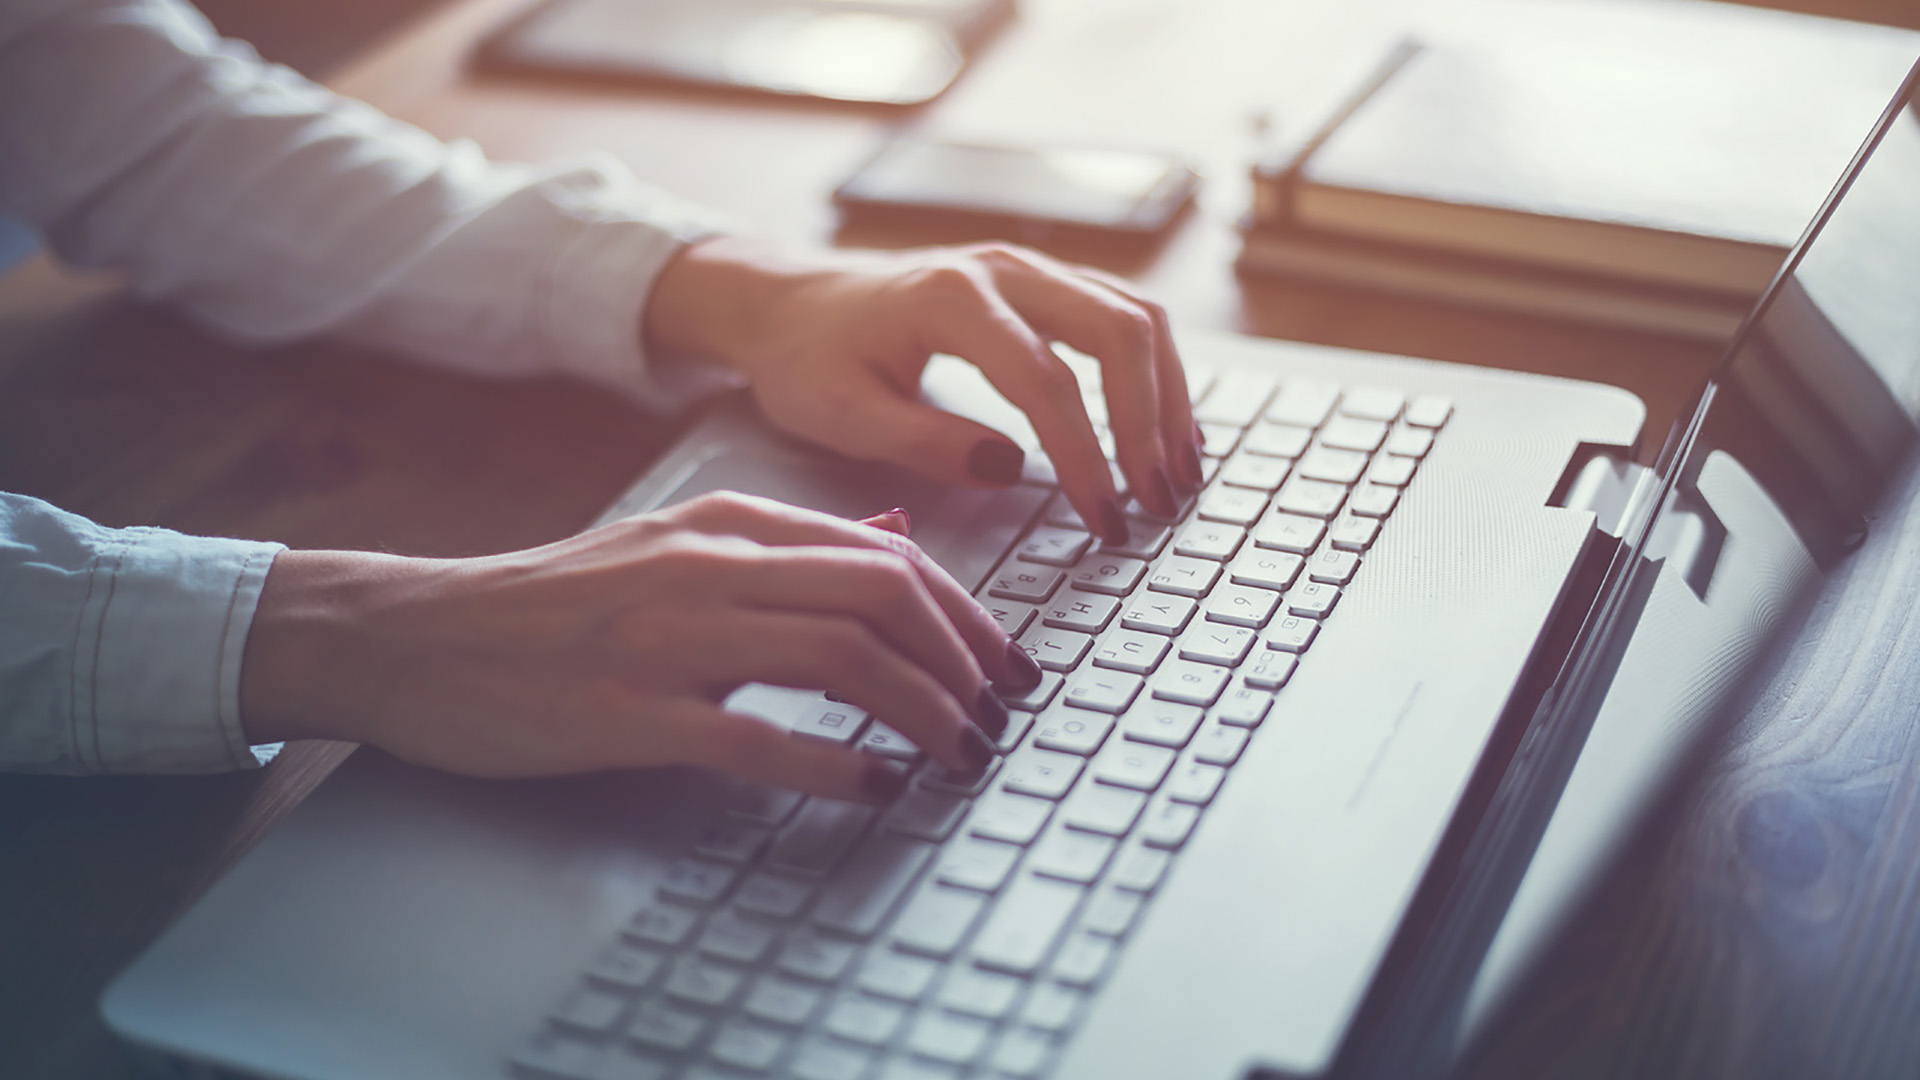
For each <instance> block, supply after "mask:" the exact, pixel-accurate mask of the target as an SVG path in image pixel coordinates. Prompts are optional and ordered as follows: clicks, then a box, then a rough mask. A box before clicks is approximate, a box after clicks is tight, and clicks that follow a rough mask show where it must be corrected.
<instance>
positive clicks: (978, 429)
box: [814, 382, 1026, 487]
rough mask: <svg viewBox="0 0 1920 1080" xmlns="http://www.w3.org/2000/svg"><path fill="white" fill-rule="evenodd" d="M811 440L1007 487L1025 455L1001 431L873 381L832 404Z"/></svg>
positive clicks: (955, 478)
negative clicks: (830, 416) (831, 413)
mask: <svg viewBox="0 0 1920 1080" xmlns="http://www.w3.org/2000/svg"><path fill="white" fill-rule="evenodd" d="M835 408H836V411H837V412H838V416H837V418H836V419H837V422H836V423H835V424H834V425H832V426H830V427H828V428H826V429H825V430H824V432H823V433H822V434H820V435H817V436H815V437H814V441H816V442H819V443H822V444H824V445H826V446H828V447H829V448H831V449H834V450H838V451H839V452H841V453H843V454H846V455H847V456H848V457H852V458H858V459H860V460H862V461H891V462H895V463H898V464H901V465H905V466H906V467H907V468H909V469H912V470H914V471H915V472H918V473H920V474H921V475H923V476H929V477H932V478H933V479H935V480H938V481H940V482H942V483H946V484H955V485H962V486H967V487H1010V486H1012V485H1014V484H1016V483H1019V481H1020V471H1021V469H1022V467H1023V466H1024V465H1025V463H1026V453H1025V452H1024V451H1022V450H1021V449H1020V448H1019V447H1018V446H1016V445H1014V444H1013V442H1012V441H1011V440H1009V439H1008V438H1007V437H1006V436H1005V435H1003V434H1001V433H1000V432H998V431H995V430H993V429H992V428H990V427H987V426H985V425H983V424H979V423H976V422H975V421H972V420H969V419H967V418H966V417H963V416H956V415H954V414H953V413H950V412H948V411H946V410H945V409H942V408H939V407H937V406H934V405H930V404H928V403H926V402H924V401H915V400H913V399H911V398H908V397H904V396H901V395H900V394H898V393H895V392H893V391H892V390H891V389H889V388H888V387H886V386H885V385H883V384H881V383H878V382H875V383H872V384H870V385H869V386H867V387H865V388H864V389H863V390H861V391H860V392H857V393H854V392H849V393H848V394H847V395H846V396H845V397H844V398H842V399H841V400H840V401H838V402H836V403H835Z"/></svg>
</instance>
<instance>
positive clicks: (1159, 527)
mask: <svg viewBox="0 0 1920 1080" xmlns="http://www.w3.org/2000/svg"><path fill="white" fill-rule="evenodd" d="M1172 536H1173V526H1171V525H1168V524H1166V523H1165V522H1160V521H1148V520H1146V519H1144V518H1128V519H1127V542H1126V543H1124V544H1109V543H1106V542H1105V541H1102V542H1101V544H1100V551H1101V552H1102V553H1103V554H1107V555H1124V556H1126V557H1127V558H1129V559H1151V558H1153V557H1154V556H1155V555H1158V554H1160V549H1161V548H1163V547H1166V546H1167V540H1168V539H1170V538H1171V537H1172Z"/></svg>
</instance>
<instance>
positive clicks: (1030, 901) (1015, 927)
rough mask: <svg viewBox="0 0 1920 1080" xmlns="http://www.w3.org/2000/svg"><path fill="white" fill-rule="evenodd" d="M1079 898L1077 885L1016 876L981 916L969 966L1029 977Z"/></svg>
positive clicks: (1039, 963) (1029, 874)
mask: <svg viewBox="0 0 1920 1080" xmlns="http://www.w3.org/2000/svg"><path fill="white" fill-rule="evenodd" d="M1076 760H1077V759H1076ZM1084 892H1085V890H1084V889H1082V888H1081V887H1080V886H1078V885H1071V884H1068V883H1066V882H1062V881H1055V880H1052V879H1050V878H1044V877H1040V876H1037V875H1035V874H1032V873H1022V874H1021V875H1020V876H1019V877H1017V878H1015V879H1014V881H1013V884H1012V885H1010V886H1008V887H1007V891H1006V893H1005V895H1004V896H1002V897H1001V900H1000V902H999V903H998V904H996V905H994V908H993V910H992V911H990V912H988V913H987V921H986V924H985V925H984V926H982V927H981V928H980V933H979V935H978V936H977V937H975V938H974V941H973V959H974V963H976V964H978V965H980V966H981V967H984V968H988V969H990V970H995V971H1004V972H1006V973H1007V974H1009V975H1032V974H1033V973H1034V972H1036V971H1038V970H1039V969H1040V965H1041V963H1043V962H1044V961H1045V960H1046V958H1047V954H1048V953H1049V952H1051V951H1053V943H1054V941H1055V940H1056V939H1057V938H1059V936H1060V932H1061V931H1062V930H1065V929H1066V926H1067V919H1068V918H1070V917H1071V916H1072V915H1073V909H1074V908H1075V907H1077V906H1078V905H1079V903H1080V897H1081V895H1082V894H1083V893H1084Z"/></svg>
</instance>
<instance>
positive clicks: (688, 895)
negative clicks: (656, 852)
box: [660, 859, 739, 907]
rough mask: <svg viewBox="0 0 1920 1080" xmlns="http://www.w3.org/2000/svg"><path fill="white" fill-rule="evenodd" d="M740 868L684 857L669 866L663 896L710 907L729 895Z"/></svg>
mask: <svg viewBox="0 0 1920 1080" xmlns="http://www.w3.org/2000/svg"><path fill="white" fill-rule="evenodd" d="M738 876H739V871H737V870H734V869H733V868H732V867H728V866H721V865H718V864H717V863H710V862H702V861H701V860H699V859H681V860H680V861H679V862H676V863H674V864H673V865H672V866H671V867H669V868H668V869H667V876H666V879H665V880H663V881H662V882H661V883H660V895H661V896H666V897H671V898H672V899H675V900H678V901H680V902H682V903H686V904H697V905H700V906H703V907H704V906H707V905H710V904H713V903H715V902H717V901H718V900H719V899H720V898H721V897H722V896H725V895H726V893H727V890H728V889H730V888H732V887H733V881H734V878H736V877H738Z"/></svg>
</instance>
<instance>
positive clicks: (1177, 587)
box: [1122, 522, 1319, 625]
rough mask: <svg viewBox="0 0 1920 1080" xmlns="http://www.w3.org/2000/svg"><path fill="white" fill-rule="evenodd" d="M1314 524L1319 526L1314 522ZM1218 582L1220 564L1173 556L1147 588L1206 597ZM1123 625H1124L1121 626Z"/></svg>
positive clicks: (1207, 560)
mask: <svg viewBox="0 0 1920 1080" xmlns="http://www.w3.org/2000/svg"><path fill="white" fill-rule="evenodd" d="M1315 524H1316V525H1317V524H1319V523H1318V522H1315ZM1218 580H1220V564H1219V563H1217V562H1214V561H1213V560H1211V559H1189V558H1187V557H1185V556H1183V555H1174V556H1171V557H1169V558H1168V559H1166V560H1165V561H1164V562H1162V563H1161V564H1160V566H1159V568H1158V569H1156V570H1155V571H1154V572H1153V577H1152V579H1151V580H1149V581H1148V583H1147V588H1149V589H1152V590H1153V591H1155V592H1163V593H1172V594H1174V595H1175V596H1192V597H1200V596H1205V595H1207V591H1208V590H1210V589H1212V588H1213V583H1214V582H1216V581H1218ZM1122 625H1124V623H1123V624H1122Z"/></svg>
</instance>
